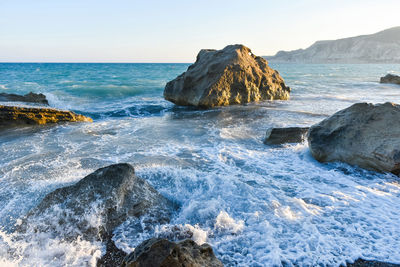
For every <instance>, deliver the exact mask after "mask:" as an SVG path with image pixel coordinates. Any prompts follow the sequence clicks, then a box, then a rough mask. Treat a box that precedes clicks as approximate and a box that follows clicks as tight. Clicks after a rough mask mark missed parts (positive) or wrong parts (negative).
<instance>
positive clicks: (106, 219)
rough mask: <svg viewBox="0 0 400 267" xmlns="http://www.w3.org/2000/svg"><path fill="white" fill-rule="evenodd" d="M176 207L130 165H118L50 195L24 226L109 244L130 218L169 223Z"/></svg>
mask: <svg viewBox="0 0 400 267" xmlns="http://www.w3.org/2000/svg"><path fill="white" fill-rule="evenodd" d="M175 208H176V206H175V205H174V204H173V203H171V201H169V200H168V199H166V198H164V197H163V196H162V195H161V194H160V193H158V192H157V191H156V190H155V189H154V188H153V187H152V186H151V185H150V184H149V183H147V182H146V181H145V180H143V179H141V178H138V177H137V176H136V175H135V171H134V168H133V167H132V166H131V165H129V164H115V165H111V166H108V167H105V168H101V169H98V170H97V171H95V172H94V173H92V174H90V175H88V176H86V177H85V178H83V179H82V180H80V181H79V182H77V183H76V184H74V185H71V186H67V187H62V188H59V189H56V190H55V191H53V192H51V193H49V194H48V195H46V196H45V197H44V199H43V200H42V201H41V202H40V204H39V205H38V206H36V207H35V208H34V209H32V210H31V211H30V212H29V213H28V215H27V219H26V221H25V222H24V224H25V227H26V226H27V225H30V220H34V223H33V224H32V225H35V227H36V228H35V230H34V231H36V232H37V231H43V232H48V231H52V232H55V233H56V234H57V235H62V236H65V238H75V237H76V236H77V235H80V236H82V237H83V238H84V239H86V240H105V241H107V240H109V238H110V237H111V235H112V232H113V230H114V229H115V227H117V226H118V225H120V224H121V223H122V222H124V221H125V220H126V219H127V218H128V217H137V218H139V217H141V218H142V220H143V223H145V224H146V223H147V224H149V225H152V224H157V223H160V224H161V223H167V222H169V219H170V216H171V214H172V212H173V211H174V210H175ZM38 221H43V222H38ZM60 229H61V230H60ZM60 231H61V232H60Z"/></svg>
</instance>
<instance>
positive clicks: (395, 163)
mask: <svg viewBox="0 0 400 267" xmlns="http://www.w3.org/2000/svg"><path fill="white" fill-rule="evenodd" d="M399 125H400V106H399V105H396V104H393V103H385V104H377V105H373V104H367V103H357V104H354V105H352V106H351V107H349V108H346V109H344V110H341V111H339V112H337V113H335V114H334V115H332V116H331V117H329V118H327V119H325V120H323V121H321V122H320V123H318V124H316V125H313V126H312V127H311V128H310V130H309V131H308V145H309V148H310V151H311V154H312V155H313V156H314V157H315V158H316V159H317V160H318V161H322V162H325V161H342V162H346V163H348V164H352V165H358V166H360V167H362V168H366V169H371V170H376V171H381V172H392V173H395V174H398V173H399V172H400V126H399Z"/></svg>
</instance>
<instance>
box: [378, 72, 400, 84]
mask: <svg viewBox="0 0 400 267" xmlns="http://www.w3.org/2000/svg"><path fill="white" fill-rule="evenodd" d="M380 82H381V83H394V84H400V76H398V75H393V74H387V75H386V76H385V77H381V81H380Z"/></svg>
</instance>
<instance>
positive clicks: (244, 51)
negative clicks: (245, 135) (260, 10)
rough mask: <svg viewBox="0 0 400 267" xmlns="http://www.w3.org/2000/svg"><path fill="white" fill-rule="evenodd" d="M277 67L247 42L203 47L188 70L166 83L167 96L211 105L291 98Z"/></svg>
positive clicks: (181, 102)
mask: <svg viewBox="0 0 400 267" xmlns="http://www.w3.org/2000/svg"><path fill="white" fill-rule="evenodd" d="M289 93H290V88H289V87H287V86H286V85H285V82H284V80H283V79H282V77H281V76H280V75H279V73H278V71H276V70H273V69H271V68H270V67H269V66H268V63H267V61H266V60H265V59H263V58H262V57H258V56H255V55H253V54H252V53H251V50H250V49H249V48H247V47H245V46H244V45H229V46H227V47H225V48H224V49H222V50H212V49H203V50H201V51H200V52H199V54H198V55H197V59H196V62H195V63H194V64H193V65H191V66H189V68H188V70H187V71H186V72H184V73H183V74H181V75H179V76H178V77H177V78H176V79H174V80H172V81H170V82H168V83H167V85H166V86H165V90H164V98H165V99H166V100H169V101H171V102H173V103H175V104H177V105H184V106H197V107H202V108H209V107H215V106H227V105H232V104H243V103H249V102H253V101H262V100H274V99H283V100H286V99H289Z"/></svg>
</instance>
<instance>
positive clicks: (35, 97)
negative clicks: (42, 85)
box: [0, 92, 49, 105]
mask: <svg viewBox="0 0 400 267" xmlns="http://www.w3.org/2000/svg"><path fill="white" fill-rule="evenodd" d="M0 101H16V102H27V103H38V104H44V105H49V101H47V99H46V96H45V95H44V94H35V93H32V92H30V93H28V94H26V95H16V94H7V93H0Z"/></svg>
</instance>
